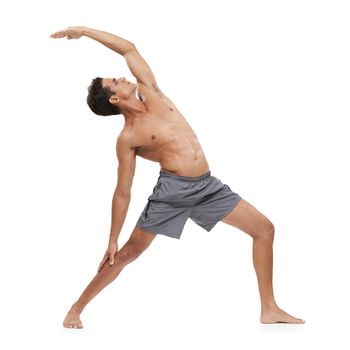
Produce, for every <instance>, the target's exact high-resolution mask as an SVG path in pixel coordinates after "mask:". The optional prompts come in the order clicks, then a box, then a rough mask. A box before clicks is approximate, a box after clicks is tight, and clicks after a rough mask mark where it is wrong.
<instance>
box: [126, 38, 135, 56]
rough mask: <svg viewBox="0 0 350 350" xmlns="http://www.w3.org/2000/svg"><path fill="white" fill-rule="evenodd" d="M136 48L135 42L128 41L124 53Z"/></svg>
mask: <svg viewBox="0 0 350 350" xmlns="http://www.w3.org/2000/svg"><path fill="white" fill-rule="evenodd" d="M133 50H136V46H135V44H134V43H132V42H131V41H129V42H128V44H127V46H126V48H125V51H124V55H125V54H126V53H128V52H130V51H133Z"/></svg>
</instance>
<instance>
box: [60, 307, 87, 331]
mask: <svg viewBox="0 0 350 350" xmlns="http://www.w3.org/2000/svg"><path fill="white" fill-rule="evenodd" d="M79 316H80V312H79V311H78V310H77V309H75V308H74V305H73V306H72V307H71V309H70V310H69V311H68V313H67V316H66V318H65V319H64V321H63V327H66V328H83V324H82V323H81V321H80V318H79Z"/></svg>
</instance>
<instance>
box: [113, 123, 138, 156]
mask: <svg viewBox="0 0 350 350" xmlns="http://www.w3.org/2000/svg"><path fill="white" fill-rule="evenodd" d="M133 141H134V137H133V133H132V131H131V130H130V129H123V130H122V131H121V132H120V134H119V135H118V137H117V144H116V151H117V155H118V157H119V156H121V155H122V154H125V153H129V152H132V151H133V147H134V145H133Z"/></svg>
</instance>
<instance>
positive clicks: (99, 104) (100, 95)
mask: <svg viewBox="0 0 350 350" xmlns="http://www.w3.org/2000/svg"><path fill="white" fill-rule="evenodd" d="M88 92H89V93H88V95H87V97H86V102H87V104H88V105H89V107H90V108H91V110H92V111H93V112H94V113H95V114H97V115H103V116H107V115H115V114H121V113H122V112H121V110H120V108H118V107H117V106H114V105H112V104H111V103H110V102H109V98H110V97H111V96H113V95H114V92H113V91H112V90H111V89H110V88H109V87H102V78H100V77H96V78H95V79H92V82H91V84H90V86H89V87H88Z"/></svg>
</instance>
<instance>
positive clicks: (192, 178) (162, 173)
mask: <svg viewBox="0 0 350 350" xmlns="http://www.w3.org/2000/svg"><path fill="white" fill-rule="evenodd" d="M210 175H211V172H210V170H209V171H208V172H206V173H204V174H202V175H199V176H182V175H176V174H174V173H168V172H165V171H160V172H159V177H170V178H173V179H177V180H185V181H199V180H203V179H205V178H207V177H209V176H210Z"/></svg>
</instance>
